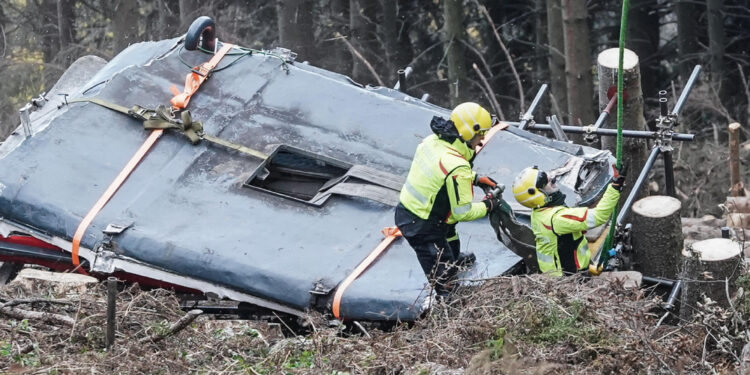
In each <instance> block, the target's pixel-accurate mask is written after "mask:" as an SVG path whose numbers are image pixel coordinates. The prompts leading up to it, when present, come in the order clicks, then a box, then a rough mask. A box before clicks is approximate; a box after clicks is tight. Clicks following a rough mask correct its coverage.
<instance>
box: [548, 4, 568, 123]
mask: <svg viewBox="0 0 750 375" xmlns="http://www.w3.org/2000/svg"><path fill="white" fill-rule="evenodd" d="M547 38H548V40H549V60H548V65H549V82H550V90H549V94H550V96H551V98H550V99H552V100H550V103H552V113H557V116H558V117H559V118H560V119H561V120H562V121H563V122H567V123H571V122H572V121H570V118H569V116H568V93H567V90H568V88H567V87H568V84H567V82H566V79H565V40H564V37H563V27H562V10H561V9H560V0H547ZM558 108H559V111H560V112H558Z"/></svg>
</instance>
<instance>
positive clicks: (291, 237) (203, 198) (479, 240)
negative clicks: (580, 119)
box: [0, 41, 570, 320]
mask: <svg viewBox="0 0 750 375" xmlns="http://www.w3.org/2000/svg"><path fill="white" fill-rule="evenodd" d="M173 42H174V41H163V42H158V43H144V44H138V45H135V46H131V47H130V48H128V49H127V50H126V51H125V52H123V53H122V54H121V55H119V56H118V57H117V58H116V59H115V60H113V61H112V62H111V63H110V64H109V65H108V66H107V67H105V68H104V69H103V70H102V71H100V72H99V73H98V74H97V76H96V77H94V78H93V79H92V80H91V81H90V82H89V86H91V87H90V89H89V90H86V92H87V95H96V96H97V97H100V98H104V99H106V100H109V101H112V102H114V103H117V104H121V105H125V106H131V105H133V104H139V105H143V106H150V107H153V106H156V105H157V104H166V103H167V102H168V100H169V99H170V98H171V96H172V94H171V93H170V91H169V86H170V85H172V84H175V85H177V86H178V87H180V88H181V84H182V82H183V81H184V76H185V74H187V71H188V69H187V67H186V66H185V65H184V64H183V63H182V62H180V60H179V58H178V57H177V52H176V50H175V51H173V52H172V53H168V54H167V55H166V56H164V57H162V58H159V59H155V60H154V59H152V57H154V56H161V55H162V54H164V53H166V52H167V51H168V49H169V48H170V46H171V45H172V44H173ZM183 57H184V59H185V60H187V61H188V62H189V63H190V64H198V63H201V62H203V61H206V60H208V56H207V55H206V54H203V53H200V52H186V51H183ZM227 59H231V57H228V58H227ZM326 73H327V72H325V71H322V70H320V69H317V68H315V69H313V68H310V67H304V66H301V67H300V68H298V67H295V66H290V67H289V71H288V72H287V71H285V70H284V69H282V67H281V64H280V62H279V60H278V59H275V58H270V57H267V56H261V55H253V56H248V57H245V58H243V59H242V60H240V61H239V62H238V63H236V64H235V65H233V66H231V67H230V68H228V69H226V70H223V71H220V72H218V73H216V74H215V75H213V76H212V77H211V78H210V79H209V80H208V81H207V82H206V83H205V84H204V85H203V87H202V88H201V89H200V91H199V92H198V94H196V95H195V96H194V97H193V98H192V100H191V102H190V106H189V108H190V109H191V111H192V112H193V118H194V119H197V120H200V121H202V122H203V124H204V127H205V129H206V132H207V133H208V134H212V135H217V136H220V137H222V138H225V139H227V140H229V141H232V142H236V143H240V144H243V145H245V146H249V147H252V148H256V149H259V150H261V151H263V152H266V153H269V152H271V151H272V150H273V149H274V148H276V147H277V146H278V145H279V144H288V145H292V146H295V147H298V148H301V149H304V150H307V151H310V152H315V153H319V154H322V155H326V156H329V157H333V158H336V159H340V160H345V161H347V162H349V163H352V164H361V165H366V166H369V167H373V168H376V169H382V170H384V171H387V172H389V173H394V174H397V175H402V176H403V175H405V174H406V171H407V170H408V167H409V165H410V162H411V157H412V154H413V151H414V149H415V148H416V145H417V144H418V143H419V142H420V141H421V139H422V138H423V137H424V136H425V135H426V134H427V133H428V132H429V127H428V124H429V121H430V119H431V118H432V116H434V115H436V114H445V113H446V111H445V110H444V109H440V108H438V107H434V106H432V105H427V104H424V103H420V102H416V101H415V99H413V98H409V97H406V96H403V97H402V98H401V99H399V98H398V95H397V94H394V93H392V92H388V93H389V95H391V96H383V95H380V94H378V93H377V92H376V91H378V90H368V89H363V88H360V87H358V86H356V85H353V84H350V83H348V82H347V81H346V80H343V79H341V76H339V75H335V74H331V73H328V74H326ZM101 82H104V83H101ZM381 91H382V89H381ZM57 112H58V113H56V114H55V116H56V117H54V118H53V119H52V121H51V124H50V126H49V127H47V128H46V129H44V130H42V131H40V132H39V133H37V134H36V135H35V136H34V137H32V138H29V139H27V140H25V141H23V142H22V143H21V144H20V145H19V146H18V147H17V148H16V149H14V150H13V151H12V152H10V153H9V154H8V155H7V156H6V157H5V158H4V159H2V160H0V183H2V185H0V190H1V191H0V215H2V216H4V217H6V218H9V219H11V220H14V221H17V222H20V223H24V224H26V225H30V226H33V227H35V228H39V229H41V230H43V231H46V232H48V233H51V234H55V235H58V236H61V237H63V238H67V239H70V238H72V236H73V233H74V231H75V229H76V227H77V226H78V224H79V222H80V220H81V219H82V217H83V216H84V215H85V214H86V212H87V211H88V210H89V208H90V207H91V206H92V205H93V204H94V202H95V201H96V200H97V198H98V197H99V195H100V194H101V193H102V192H103V191H104V189H106V187H107V186H108V185H109V183H110V182H111V181H112V180H113V179H114V177H115V176H116V175H117V173H118V172H119V171H120V169H121V168H122V167H123V166H124V165H125V163H126V162H127V161H128V160H129V159H130V157H131V155H132V154H133V153H134V152H135V151H136V150H137V149H138V147H139V146H140V145H141V143H142V142H143V140H144V139H145V138H146V137H147V135H148V133H147V132H146V131H144V130H143V129H142V128H141V125H140V124H139V123H138V122H137V121H135V120H133V119H130V118H128V117H125V116H123V115H121V114H119V113H115V112H112V111H109V110H107V109H104V108H101V107H98V106H97V105H94V104H89V103H78V104H73V105H71V106H69V107H63V108H61V109H59V110H58V111H57ZM569 156H570V155H569V154H567V153H564V152H560V151H558V150H555V149H553V148H547V147H542V146H536V145H534V144H533V143H531V142H528V141H524V140H523V138H521V137H518V136H516V135H513V134H511V133H508V132H502V133H500V134H499V136H498V137H497V138H496V139H495V140H493V141H492V144H490V146H488V147H487V148H486V149H485V151H483V154H482V155H481V156H480V157H479V158H478V160H477V167H478V169H479V171H480V172H483V173H488V174H491V175H493V176H495V177H497V178H498V179H499V180H500V181H502V182H504V183H506V184H507V185H510V183H511V181H512V177H513V176H514V173H515V172H516V171H519V170H520V169H519V168H522V166H523V165H524V164H525V163H526V162H527V161H529V160H535V159H537V158H540V159H541V160H543V161H542V162H541V163H539V164H543V165H545V166H546V165H549V166H555V167H558V166H560V165H561V164H563V163H564V162H565V160H566V159H567V158H569ZM259 163H260V161H259V160H257V159H254V158H251V157H247V156H244V155H241V154H238V153H234V152H231V151H227V150H224V149H221V148H217V147H214V146H206V145H198V146H193V145H190V144H189V143H188V142H187V141H186V140H185V139H184V138H182V137H181V136H178V135H175V134H173V133H170V132H167V133H166V134H165V135H164V136H162V138H161V139H160V140H159V141H158V142H157V144H156V145H155V146H154V148H153V149H152V150H151V151H150V152H149V153H148V155H147V156H146V157H145V159H144V160H143V161H142V162H141V164H140V165H139V166H138V168H137V169H136V170H135V171H134V172H133V174H132V175H131V176H130V177H129V178H128V180H127V181H126V182H125V184H124V185H123V186H122V187H121V188H120V190H119V191H118V193H117V194H116V195H115V196H114V198H113V199H112V200H111V201H110V202H109V203H108V204H107V206H106V207H105V208H104V209H103V210H102V212H101V213H100V214H99V215H98V216H97V217H96V219H95V220H94V221H93V223H92V225H91V226H90V227H89V229H88V230H87V231H86V235H85V236H84V238H83V240H82V245H83V246H85V247H88V248H94V247H96V245H97V244H98V243H100V242H101V241H102V239H103V234H102V230H104V228H106V226H107V225H108V224H110V223H122V222H133V225H132V227H130V228H129V229H127V230H126V231H125V232H123V233H122V234H121V235H118V236H116V237H115V240H116V241H117V243H118V245H119V248H120V250H121V251H122V252H123V254H122V255H125V256H127V257H130V258H133V259H136V260H138V261H142V262H145V263H148V264H151V265H154V266H157V267H160V268H164V269H167V270H170V271H172V272H176V273H180V274H184V275H187V276H191V277H195V278H199V279H203V280H208V281H211V282H215V283H217V284H220V285H225V286H227V287H229V288H233V289H237V290H241V291H243V292H246V293H250V294H253V295H257V296H259V297H262V298H266V299H270V300H274V301H278V302H280V303H283V304H286V305H289V306H293V307H296V308H306V307H308V306H309V305H310V302H311V299H312V298H311V295H310V293H309V291H310V290H312V289H313V288H314V285H315V284H321V285H323V286H324V287H325V288H334V287H335V286H336V285H338V283H339V282H340V281H341V280H343V279H344V278H345V277H346V276H347V275H348V274H349V272H351V270H353V269H354V268H355V267H356V266H357V264H359V263H360V262H361V261H362V259H364V258H365V257H366V256H367V254H369V252H370V251H371V250H372V249H373V248H374V247H375V246H377V244H378V243H379V242H380V240H381V238H382V235H381V234H380V229H382V228H383V227H386V226H392V225H393V209H392V207H389V206H387V205H383V204H380V203H376V202H372V201H369V200H366V199H358V198H349V197H340V196H336V197H333V198H331V199H330V200H329V201H328V202H327V203H326V204H324V205H323V206H322V207H313V206H310V205H307V204H304V203H300V202H295V201H292V200H289V199H285V198H282V197H278V196H274V195H271V194H268V193H264V192H262V191H257V190H253V189H249V188H246V187H243V186H242V184H243V182H244V181H245V180H247V178H248V177H249V176H250V175H251V174H252V173H253V172H254V171H255V168H256V167H257V166H258V165H259ZM477 194H479V193H477ZM506 198H508V197H506ZM459 230H460V232H461V235H462V242H463V243H464V244H465V246H466V247H464V248H465V249H469V250H473V251H475V252H476V253H477V255H478V263H477V264H478V268H477V269H479V270H486V271H483V272H484V273H482V274H483V275H496V274H499V273H502V272H503V271H504V270H506V269H507V268H508V267H510V266H511V265H512V264H513V263H515V261H516V260H517V257H516V256H515V255H513V254H512V253H511V252H510V251H508V250H507V249H506V248H504V246H502V244H500V243H499V242H498V241H497V240H496V239H495V236H494V233H493V232H492V229H491V228H490V226H489V225H488V223H487V222H486V221H484V220H483V221H481V222H476V223H471V224H468V223H467V224H460V225H459ZM425 282H426V280H425V277H424V275H423V274H422V271H421V268H420V267H419V264H418V262H417V261H416V257H414V254H413V251H412V250H411V249H410V248H409V247H408V245H407V244H405V242H404V241H400V243H397V244H395V245H394V246H393V248H391V249H390V250H389V251H388V252H387V253H386V254H385V255H384V256H383V257H382V259H380V260H379V261H378V263H376V264H375V265H373V266H372V267H371V268H370V269H369V270H368V271H367V272H366V273H365V274H364V275H363V276H362V277H361V278H360V279H359V280H357V281H355V282H354V284H353V285H352V286H351V288H350V290H349V291H347V293H346V294H345V297H344V304H343V306H342V310H343V311H344V316H345V317H347V318H351V319H368V318H369V319H379V318H378V317H380V318H383V317H393V316H398V317H399V318H400V319H403V320H410V319H413V318H415V317H416V313H417V310H415V309H409V308H408V306H410V305H412V304H414V301H419V299H420V295H421V293H422V289H423V287H424V283H425ZM373 312H376V313H377V314H376V316H375V315H373Z"/></svg>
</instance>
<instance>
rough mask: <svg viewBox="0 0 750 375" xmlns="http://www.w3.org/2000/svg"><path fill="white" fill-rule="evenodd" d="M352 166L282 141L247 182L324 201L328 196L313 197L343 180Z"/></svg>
mask: <svg viewBox="0 0 750 375" xmlns="http://www.w3.org/2000/svg"><path fill="white" fill-rule="evenodd" d="M349 168H351V165H350V164H348V163H344V162H342V161H339V160H335V159H332V158H328V157H325V156H321V155H316V154H313V153H310V152H307V151H304V150H300V149H296V148H293V147H290V146H286V145H282V146H279V148H277V149H276V151H274V152H273V153H272V154H271V156H270V157H269V158H268V159H266V161H265V162H264V163H263V164H261V165H260V166H259V167H258V169H257V170H256V171H255V173H254V174H253V175H252V176H250V178H249V179H248V180H247V181H246V182H245V186H247V187H250V188H253V189H258V190H262V191H266V192H268V193H271V194H275V195H279V196H283V197H286V198H291V199H294V200H298V201H302V202H305V203H310V204H314V205H321V204H323V203H325V200H327V199H313V198H316V196H318V194H319V193H320V191H321V190H325V189H326V188H328V187H330V186H332V185H334V184H336V183H337V182H339V181H341V179H342V178H343V177H344V176H345V174H346V173H347V171H348V170H349ZM318 198H320V197H318Z"/></svg>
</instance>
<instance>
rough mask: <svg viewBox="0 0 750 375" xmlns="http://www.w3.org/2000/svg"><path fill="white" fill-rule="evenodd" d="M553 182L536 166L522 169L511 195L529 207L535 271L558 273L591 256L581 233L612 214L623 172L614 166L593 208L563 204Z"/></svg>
mask: <svg viewBox="0 0 750 375" xmlns="http://www.w3.org/2000/svg"><path fill="white" fill-rule="evenodd" d="M555 182H556V181H555V178H554V177H550V176H549V175H548V174H547V173H545V172H543V171H540V170H538V169H537V168H536V167H531V168H526V169H524V170H523V171H522V172H521V174H519V175H518V176H517V177H516V179H515V180H514V181H513V196H515V198H516V200H517V201H518V203H520V204H522V205H524V206H526V207H528V208H531V209H532V211H531V230H532V231H533V232H534V237H535V238H536V259H537V263H538V264H539V270H540V271H541V272H542V273H547V274H550V275H553V276H562V275H563V273H567V274H570V273H575V272H578V271H579V270H585V269H588V266H589V261H590V260H591V259H590V255H589V247H588V241H587V240H586V236H585V235H584V234H585V233H586V231H587V230H588V229H591V228H594V227H597V226H599V225H601V224H604V223H605V222H606V221H607V220H609V218H610V217H611V216H612V212H613V211H614V209H615V206H617V201H618V200H619V198H620V191H622V187H623V184H624V183H625V175H624V173H618V171H617V169H615V177H614V179H613V181H612V183H611V184H610V185H609V186H607V189H606V191H605V192H604V195H603V196H602V198H601V200H599V203H598V204H597V205H596V207H594V208H588V207H566V206H565V194H563V193H562V192H561V191H560V189H559V188H558V187H557V185H556V184H555Z"/></svg>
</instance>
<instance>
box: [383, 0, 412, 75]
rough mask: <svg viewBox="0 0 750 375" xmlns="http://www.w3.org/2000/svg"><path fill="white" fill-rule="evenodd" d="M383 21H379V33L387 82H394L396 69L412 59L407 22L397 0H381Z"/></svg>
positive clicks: (403, 66) (404, 65)
mask: <svg viewBox="0 0 750 375" xmlns="http://www.w3.org/2000/svg"><path fill="white" fill-rule="evenodd" d="M381 4H382V6H383V11H382V16H383V21H382V22H380V26H379V29H380V33H379V34H380V35H381V38H382V39H383V49H384V50H385V58H386V63H387V64H386V65H387V67H386V68H387V69H388V74H387V75H386V77H388V80H389V82H395V81H396V77H397V74H396V72H397V70H398V69H403V68H405V67H406V64H408V63H409V61H410V60H411V59H412V57H413V54H412V48H411V43H410V41H409V37H408V36H409V23H408V22H407V21H406V17H405V14H403V13H402V12H401V10H400V8H399V2H398V1H397V0H381Z"/></svg>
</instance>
